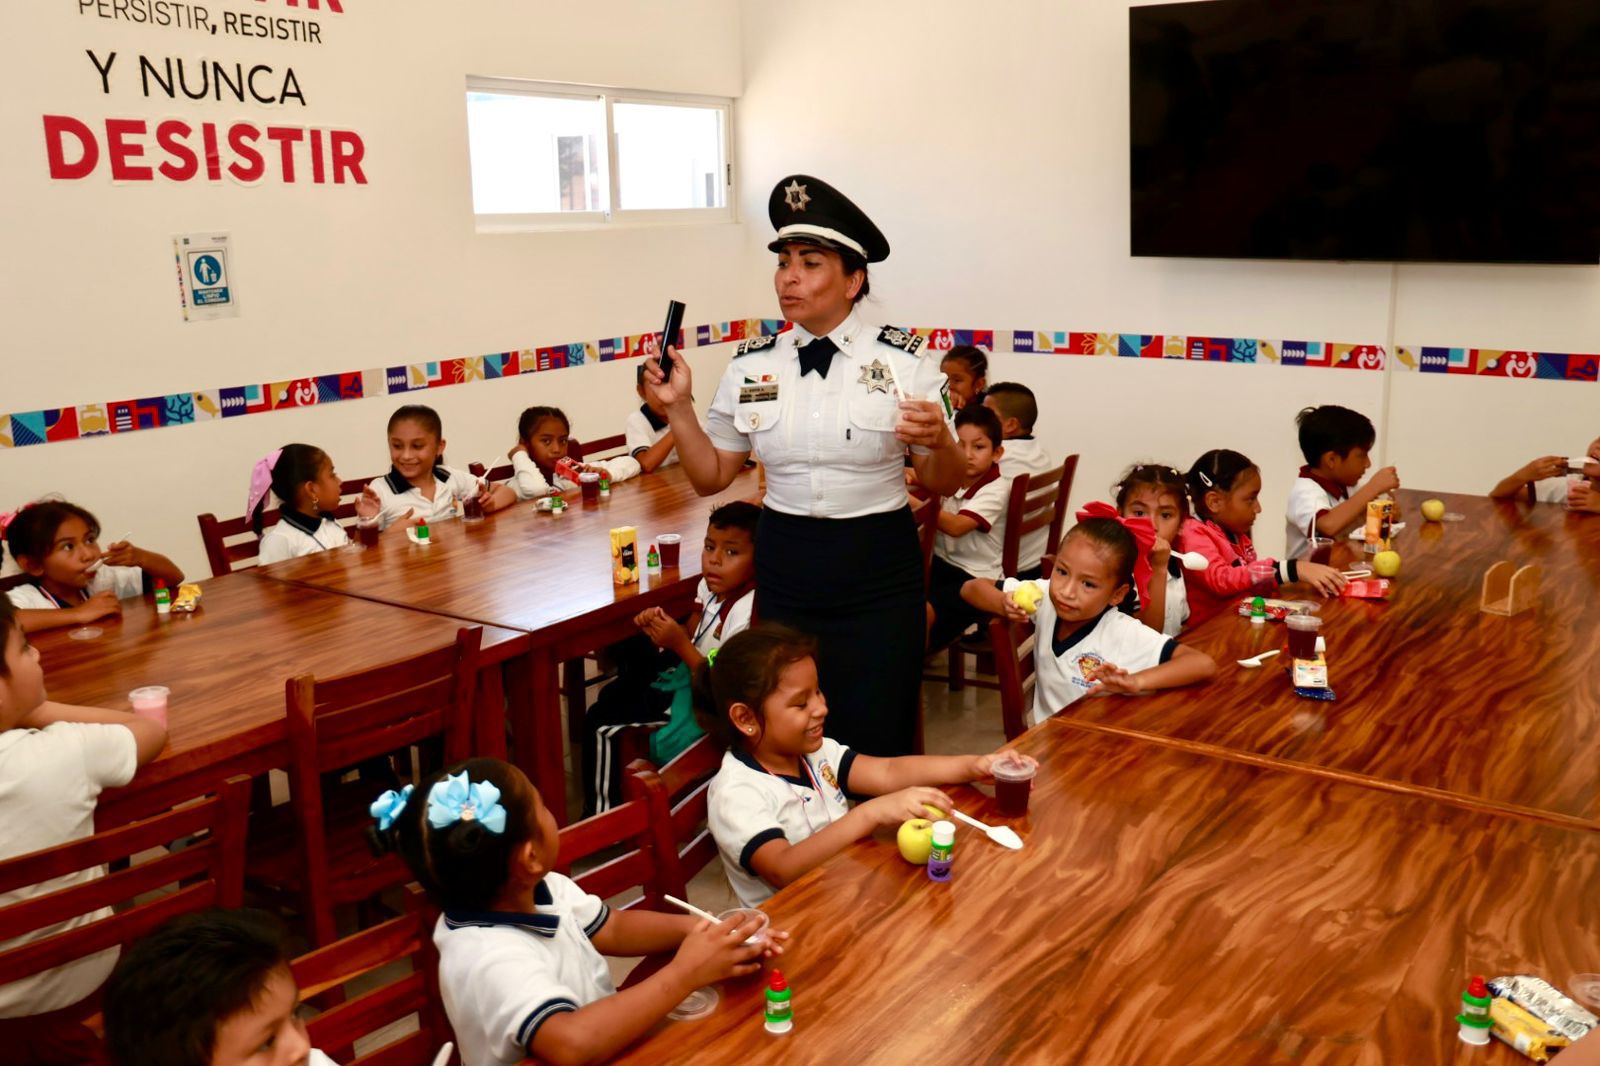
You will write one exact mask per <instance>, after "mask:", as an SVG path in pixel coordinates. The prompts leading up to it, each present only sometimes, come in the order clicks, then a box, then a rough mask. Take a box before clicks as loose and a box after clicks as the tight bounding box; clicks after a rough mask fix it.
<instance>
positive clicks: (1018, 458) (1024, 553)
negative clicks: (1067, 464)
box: [983, 381, 1056, 578]
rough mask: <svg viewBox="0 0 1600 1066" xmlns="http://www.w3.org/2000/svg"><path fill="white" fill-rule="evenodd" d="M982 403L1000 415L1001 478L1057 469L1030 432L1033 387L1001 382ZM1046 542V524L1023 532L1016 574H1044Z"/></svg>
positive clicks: (1034, 416) (1035, 409)
mask: <svg viewBox="0 0 1600 1066" xmlns="http://www.w3.org/2000/svg"><path fill="white" fill-rule="evenodd" d="M983 405H984V406H985V407H987V408H989V409H990V410H992V411H993V412H994V413H995V414H997V415H999V416H1000V436H1001V437H1002V438H1003V439H1004V441H1005V448H1006V457H1005V458H1004V459H1002V460H1001V461H1000V476H1001V477H1003V478H1008V479H1009V478H1015V477H1016V476H1017V475H1019V474H1029V475H1032V474H1042V473H1044V472H1045V471H1047V470H1054V469H1055V468H1056V461H1055V459H1053V458H1051V456H1050V453H1049V452H1047V451H1045V449H1044V445H1042V444H1040V443H1039V441H1038V439H1037V438H1036V437H1034V435H1033V424H1034V423H1035V422H1037V421H1038V420H1039V403H1038V401H1037V400H1035V399H1034V396H1033V390H1032V389H1030V388H1028V386H1026V385H1019V384H1017V383H1016V382H1014V381H1002V382H999V383H997V384H995V385H991V386H990V387H989V391H988V392H987V393H985V394H984V397H983ZM1049 542H1050V529H1049V527H1048V526H1047V527H1045V528H1043V529H1036V530H1034V531H1033V532H1031V533H1025V534H1023V536H1022V543H1021V544H1020V545H1018V550H1017V576H1018V577H1021V578H1035V577H1039V576H1040V575H1041V574H1042V573H1043V564H1044V554H1045V549H1046V548H1048V547H1049Z"/></svg>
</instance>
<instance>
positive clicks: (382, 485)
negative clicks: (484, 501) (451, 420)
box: [371, 466, 478, 529]
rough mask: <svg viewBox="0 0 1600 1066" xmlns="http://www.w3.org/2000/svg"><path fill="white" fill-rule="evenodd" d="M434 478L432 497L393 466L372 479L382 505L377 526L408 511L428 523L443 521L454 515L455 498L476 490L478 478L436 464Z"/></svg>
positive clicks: (465, 495)
mask: <svg viewBox="0 0 1600 1066" xmlns="http://www.w3.org/2000/svg"><path fill="white" fill-rule="evenodd" d="M433 479H434V481H436V482H438V484H437V485H435V486H434V490H433V499H431V500H430V499H428V498H427V497H425V496H423V495H422V491H421V490H420V489H418V488H417V487H416V486H415V485H413V484H411V482H409V481H407V480H406V479H405V478H404V477H403V476H402V475H401V473H400V471H398V470H396V469H394V468H393V467H390V468H389V472H388V473H387V474H385V475H383V476H382V477H380V478H378V479H376V480H375V481H373V482H371V488H372V491H373V492H375V493H377V494H378V503H379V504H380V506H381V507H382V508H383V509H382V510H381V511H379V512H378V528H379V529H388V528H389V527H390V526H391V525H393V524H394V523H395V522H396V521H397V520H398V519H399V518H400V517H401V516H402V515H404V514H405V513H406V512H407V511H414V512H416V513H415V515H414V517H416V518H420V519H422V520H423V521H425V522H427V523H429V524H430V525H431V524H432V523H435V522H443V521H445V520H446V519H449V518H454V517H455V516H456V501H457V500H464V499H466V498H467V497H468V496H476V495H477V494H478V479H477V478H475V477H473V476H472V475H471V474H469V473H467V472H466V471H465V470H456V469H453V468H451V467H448V466H436V467H434V468H433Z"/></svg>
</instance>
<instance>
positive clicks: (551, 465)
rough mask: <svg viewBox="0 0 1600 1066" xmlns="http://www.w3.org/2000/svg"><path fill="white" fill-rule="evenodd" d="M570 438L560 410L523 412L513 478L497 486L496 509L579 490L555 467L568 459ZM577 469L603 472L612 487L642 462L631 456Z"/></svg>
mask: <svg viewBox="0 0 1600 1066" xmlns="http://www.w3.org/2000/svg"><path fill="white" fill-rule="evenodd" d="M571 438H572V423H571V422H569V421H568V420H567V416H566V414H565V412H563V411H562V410H561V408H559V407H542V406H541V407H530V408H528V409H527V410H525V411H523V412H522V415H521V416H520V417H519V418H518V419H517V446H516V447H515V448H513V449H512V450H511V470H512V478H511V480H510V481H508V482H507V483H506V484H504V485H497V486H495V495H494V498H495V506H497V507H505V506H507V505H509V504H511V503H514V502H516V501H518V500H534V499H538V498H539V497H540V496H549V495H551V494H552V493H557V492H571V491H572V490H574V489H576V488H577V487H578V485H577V483H576V482H574V481H570V480H568V479H567V478H564V477H561V476H560V475H559V474H557V473H556V464H557V463H559V462H560V461H561V460H563V459H565V458H566V457H567V448H568V446H569V445H570V444H571ZM577 465H578V469H579V470H582V471H587V470H592V471H594V472H595V473H600V472H602V471H603V472H605V473H606V474H609V475H610V477H611V480H612V482H613V483H615V482H618V481H626V480H627V479H628V478H630V477H633V476H634V475H635V474H637V473H638V472H639V470H640V467H639V461H638V460H637V459H635V458H633V457H632V456H628V455H619V456H617V457H615V458H612V459H604V460H601V461H599V462H595V463H579V464H577Z"/></svg>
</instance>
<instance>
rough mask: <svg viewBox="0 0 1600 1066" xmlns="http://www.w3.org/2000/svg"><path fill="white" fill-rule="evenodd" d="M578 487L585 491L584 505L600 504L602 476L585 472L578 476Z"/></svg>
mask: <svg viewBox="0 0 1600 1066" xmlns="http://www.w3.org/2000/svg"><path fill="white" fill-rule="evenodd" d="M578 487H579V488H581V489H582V490H583V502H584V503H599V502H600V475H599V474H598V473H596V472H595V471H593V470H585V471H584V472H583V473H581V474H579V475H578Z"/></svg>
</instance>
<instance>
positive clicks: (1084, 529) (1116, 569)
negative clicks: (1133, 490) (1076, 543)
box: [1061, 518, 1141, 615]
mask: <svg viewBox="0 0 1600 1066" xmlns="http://www.w3.org/2000/svg"><path fill="white" fill-rule="evenodd" d="M1073 537H1083V538H1085V539H1087V540H1088V541H1090V542H1091V543H1092V544H1094V546H1095V547H1096V548H1098V549H1100V551H1101V552H1103V553H1104V554H1105V555H1107V556H1108V557H1109V558H1108V561H1109V562H1110V563H1111V572H1112V573H1113V574H1115V575H1116V580H1117V584H1119V585H1126V586H1128V590H1129V593H1130V595H1127V596H1124V597H1123V598H1122V602H1121V603H1120V604H1118V605H1117V607H1118V609H1119V610H1121V611H1122V612H1123V613H1124V614H1131V615H1137V614H1138V613H1139V597H1140V595H1141V593H1140V591H1139V589H1138V588H1137V587H1136V586H1135V585H1134V581H1133V568H1134V564H1136V563H1137V562H1138V561H1139V542H1138V541H1136V540H1134V539H1133V534H1132V533H1129V532H1128V528H1127V527H1126V526H1124V525H1123V524H1122V523H1121V522H1118V521H1117V520H1116V519H1115V518H1085V519H1084V520H1083V521H1081V522H1079V523H1078V524H1077V525H1075V526H1073V527H1072V528H1071V529H1069V530H1067V535H1066V536H1065V537H1063V538H1062V539H1061V543H1062V544H1066V542H1067V541H1068V540H1071V539H1072V538H1073Z"/></svg>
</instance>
